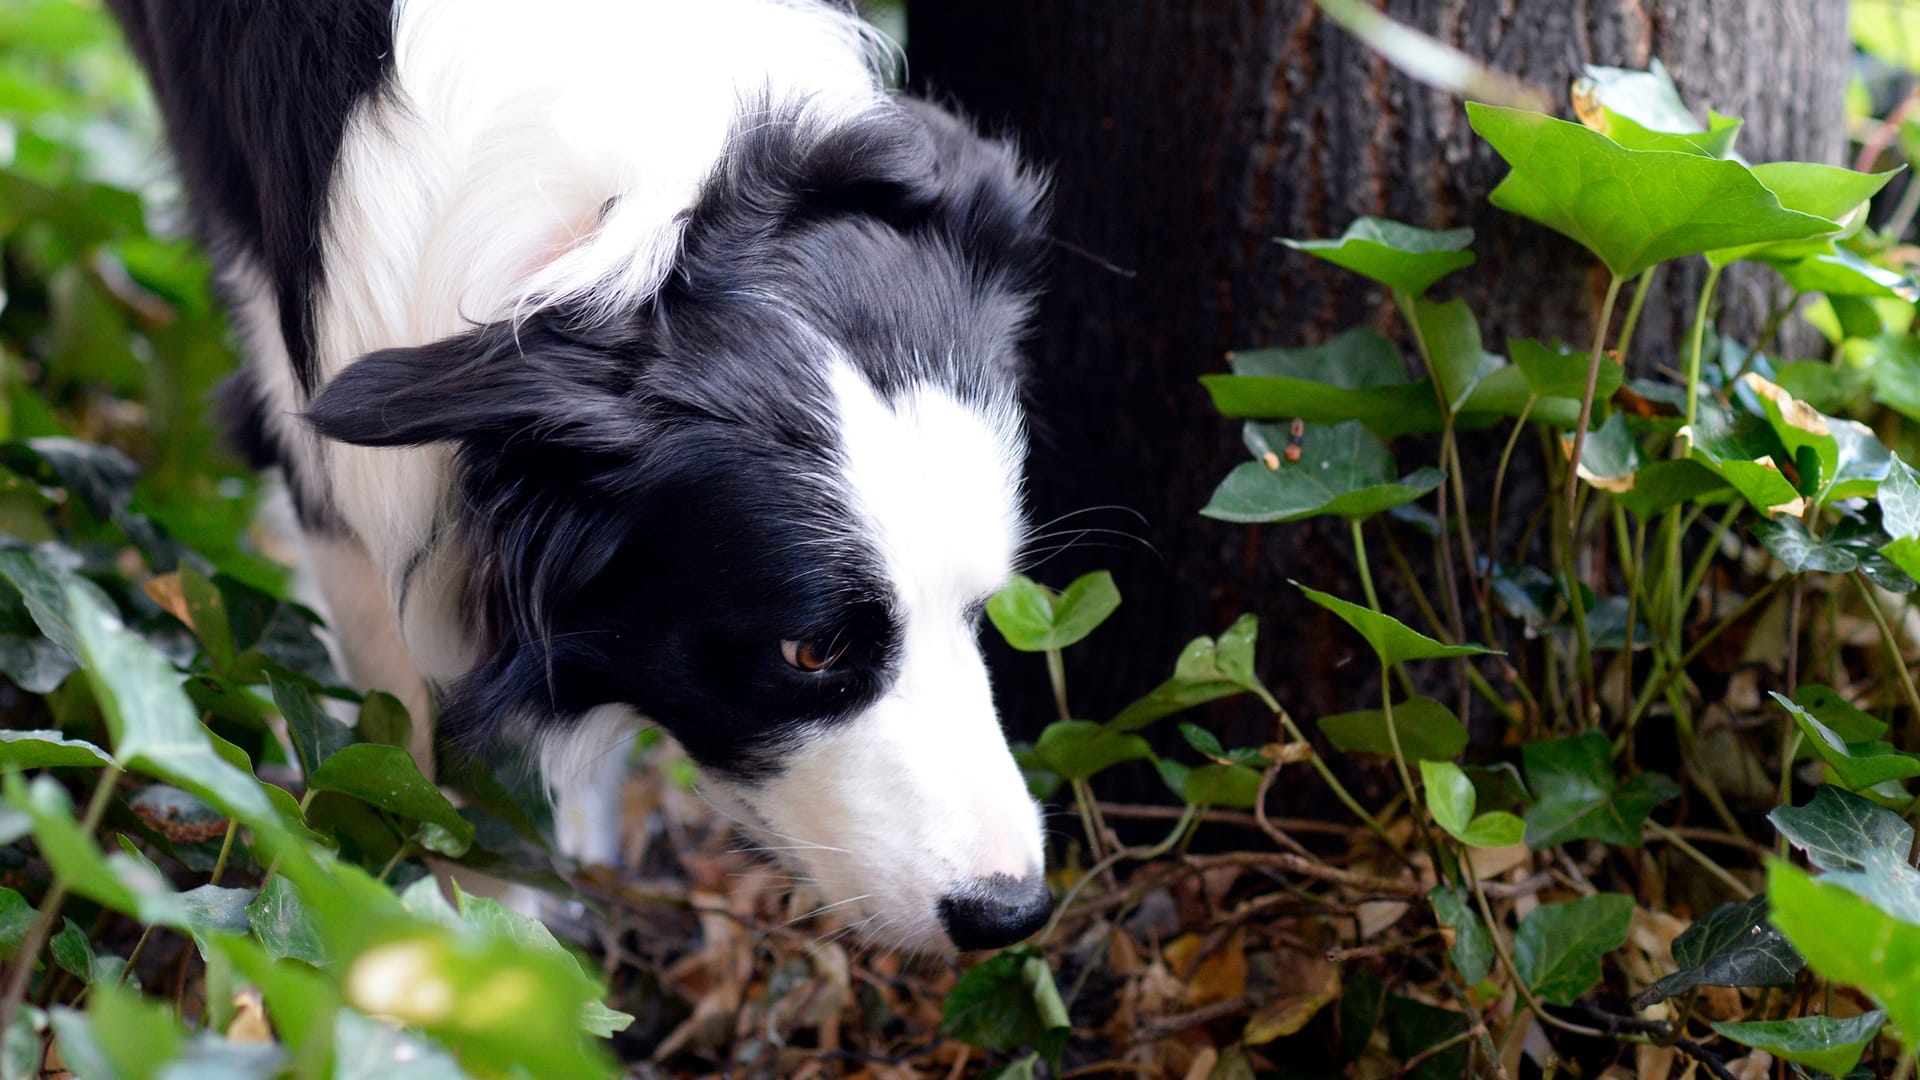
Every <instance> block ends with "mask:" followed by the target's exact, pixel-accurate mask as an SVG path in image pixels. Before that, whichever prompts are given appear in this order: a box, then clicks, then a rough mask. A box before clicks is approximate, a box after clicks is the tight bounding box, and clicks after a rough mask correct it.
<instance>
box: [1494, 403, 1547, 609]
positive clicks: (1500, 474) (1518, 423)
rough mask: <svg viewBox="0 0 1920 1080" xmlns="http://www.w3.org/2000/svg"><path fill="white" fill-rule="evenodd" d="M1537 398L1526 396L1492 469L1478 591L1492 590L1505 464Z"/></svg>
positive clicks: (1497, 556)
mask: <svg viewBox="0 0 1920 1080" xmlns="http://www.w3.org/2000/svg"><path fill="white" fill-rule="evenodd" d="M1539 400H1540V399H1539V398H1538V397H1536V396H1534V395H1531V394H1529V395H1528V396H1527V403H1526V405H1525V406H1524V407H1522V408H1521V410H1520V418H1519V419H1517V420H1515V421H1514V422H1513V431H1512V432H1511V433H1510V434H1509V435H1508V436H1507V445H1506V446H1504V447H1502V448H1501V450H1500V464H1499V465H1497V466H1495V467H1494V470H1493V499H1492V501H1491V502H1490V503H1489V504H1488V508H1487V516H1488V519H1489V520H1488V522H1487V570H1486V576H1485V579H1484V580H1483V581H1482V582H1481V586H1480V591H1481V592H1483V593H1490V592H1492V591H1493V568H1494V565H1495V564H1496V563H1497V562H1499V554H1500V496H1501V495H1502V494H1503V492H1504V489H1505V488H1506V484H1507V464H1508V463H1509V462H1511V461H1512V460H1513V448H1514V447H1515V446H1517V445H1519V443H1520V433H1521V432H1523V431H1525V430H1526V428H1527V418H1528V417H1530V416H1532V415H1533V406H1534V403H1535V402H1538V401H1539ZM1488 618H1489V619H1490V618H1492V616H1491V615H1488ZM1487 637H1488V641H1487V644H1489V645H1498V644H1499V642H1496V641H1494V640H1492V637H1493V635H1491V634H1489V635H1487Z"/></svg>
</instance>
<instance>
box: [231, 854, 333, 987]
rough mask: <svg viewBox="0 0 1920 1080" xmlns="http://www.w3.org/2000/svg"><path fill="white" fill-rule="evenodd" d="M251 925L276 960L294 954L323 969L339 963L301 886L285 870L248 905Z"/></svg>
mask: <svg viewBox="0 0 1920 1080" xmlns="http://www.w3.org/2000/svg"><path fill="white" fill-rule="evenodd" d="M247 925H248V926H249V928H251V929H252V931H253V936H254V937H255V938H257V939H259V941H260V944H261V946H262V947H263V948H265V949H266V950H267V955H268V956H271V957H273V958H274V959H275V960H284V959H287V958H289V957H291V958H293V959H295V960H299V961H301V962H303V963H307V964H311V965H313V966H314V967H317V968H321V969H323V970H327V969H332V968H333V967H334V965H335V961H336V959H337V958H336V957H334V956H333V955H331V954H330V953H329V951H328V949H327V946H326V942H325V940H324V938H323V935H322V934H321V932H320V928H319V927H318V926H316V925H315V924H314V921H313V916H312V914H310V913H309V912H308V911H307V905H306V901H305V900H303V899H302V898H301V896H300V890H299V889H298V888H297V887H295V885H294V884H293V883H292V882H290V881H288V880H287V878H286V876H285V875H283V874H276V875H274V877H273V879H272V880H271V881H268V882H267V885H266V888H264V889H262V890H260V895H259V896H258V897H256V898H255V899H254V900H253V902H252V903H250V904H248V905H247Z"/></svg>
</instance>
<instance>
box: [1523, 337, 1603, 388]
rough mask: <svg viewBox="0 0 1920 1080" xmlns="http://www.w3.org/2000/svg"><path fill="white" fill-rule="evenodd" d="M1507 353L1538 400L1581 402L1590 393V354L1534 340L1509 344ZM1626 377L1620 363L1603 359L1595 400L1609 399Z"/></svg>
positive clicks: (1596, 380) (1601, 360) (1596, 378)
mask: <svg viewBox="0 0 1920 1080" xmlns="http://www.w3.org/2000/svg"><path fill="white" fill-rule="evenodd" d="M1507 352H1508V353H1510V354H1511V355H1512V357H1513V364H1514V366H1515V367H1517V368H1519V369H1520V374H1521V377H1522V378H1524V379H1525V380H1526V382H1527V390H1528V391H1529V392H1530V393H1532V394H1533V395H1534V396H1535V397H1542V398H1551V397H1561V398H1570V399H1572V400H1574V401H1578V400H1580V397H1581V395H1583V394H1585V393H1586V392H1587V365H1588V362H1589V358H1588V354H1587V353H1585V352H1571V351H1568V350H1566V349H1556V348H1549V347H1548V346H1545V345H1542V344H1541V343H1539V342H1538V341H1535V340H1533V339H1532V338H1515V339H1513V340H1511V341H1508V342H1507ZM1625 377H1626V369H1625V368H1622V367H1621V366H1620V363H1619V362H1618V361H1616V360H1614V359H1613V358H1612V357H1610V356H1602V357H1601V358H1600V371H1599V374H1598V375H1596V376H1595V379H1594V388H1593V400H1595V401H1607V400H1610V399H1611V398H1612V397H1613V395H1614V393H1615V392H1616V391H1618V390H1619V389H1620V383H1621V381H1622V380H1623V379H1625Z"/></svg>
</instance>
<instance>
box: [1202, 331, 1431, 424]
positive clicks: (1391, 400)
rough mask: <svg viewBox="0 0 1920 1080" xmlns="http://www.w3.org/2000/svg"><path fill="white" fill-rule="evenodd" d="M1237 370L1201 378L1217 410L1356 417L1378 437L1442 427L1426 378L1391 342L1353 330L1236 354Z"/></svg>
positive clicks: (1254, 416) (1269, 416)
mask: <svg viewBox="0 0 1920 1080" xmlns="http://www.w3.org/2000/svg"><path fill="white" fill-rule="evenodd" d="M1231 359H1232V363H1233V370H1234V374H1232V375H1207V376H1203V377H1202V378H1201V380H1200V382H1201V383H1202V384H1203V385H1204V386H1205V387H1206V389H1207V392H1208V393H1209V394H1210V395H1212V397H1213V405H1214V408H1216V409H1219V410H1220V412H1221V414H1222V415H1225V416H1228V417H1233V418H1239V419H1251V420H1288V419H1296V418H1297V419H1300V420H1304V421H1306V422H1307V423H1309V424H1339V423H1344V422H1346V421H1348V420H1357V421H1359V422H1360V423H1362V424H1364V425H1366V427H1367V430H1369V431H1371V432H1373V433H1374V434H1375V435H1377V436H1379V437H1380V438H1382V439H1391V438H1393V437H1394V436H1396V435H1405V434H1408V433H1411V432H1426V431H1439V430H1440V424H1441V421H1440V407H1439V405H1438V404H1437V403H1436V402H1435V400H1434V391H1433V387H1432V385H1431V384H1429V383H1427V382H1425V381H1421V382H1417V383H1416V382H1413V381H1412V380H1410V379H1409V378H1408V377H1407V369H1406V363H1405V361H1403V360H1402V359H1401V357H1400V353H1399V351H1398V350H1397V349H1395V348H1394V347H1393V344H1392V343H1391V342H1389V341H1387V339H1386V338H1383V337H1381V336H1380V335H1379V334H1378V333H1375V332H1374V331H1372V330H1350V331H1348V332H1346V333H1344V334H1341V335H1340V336H1339V337H1336V338H1334V339H1333V340H1332V341H1329V342H1327V343H1326V344H1324V345H1316V346H1311V347H1307V348H1299V349H1261V350H1256V351H1251V352H1241V353H1235V354H1233V356H1232V357H1231Z"/></svg>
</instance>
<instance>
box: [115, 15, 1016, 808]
mask: <svg viewBox="0 0 1920 1080" xmlns="http://www.w3.org/2000/svg"><path fill="white" fill-rule="evenodd" d="M111 2H112V3H113V4H114V6H115V9H116V11H117V12H118V13H119V14H120V16H121V18H122V19H123V20H124V21H125V22H126V24H127V26H128V30H129V35H130V37H131V38H132V40H133V42H134V44H135V47H136V49H137V50H138V51H139V52H140V53H141V55H142V57H143V59H144V60H145V61H146V62H147V64H148V66H149V68H150V69H151V70H152V71H153V72H154V75H155V81H156V84H157V86H158V87H159V93H160V99H161V103H162V106H163V108H164V109H165V110H166V112H167V115H168V119H169V129H170V131H171V133H172V136H173V140H174V144H175V149H176V151H177V152H178V155H179V157H180V159H181V163H182V169H183V172H184V173H185V176H186V180H187V183H188V187H189V189H190V190H191V191H192V192H193V198H194V204H195V206H196V208H197V210H198V212H199V214H200V216H201V217H202V218H203V219H204V220H205V222H206V223H207V226H208V231H209V233H210V234H211V236H212V237H213V239H214V240H215V241H216V244H215V249H216V253H218V254H222V255H224V256H225V257H227V258H231V257H233V256H234V255H246V256H248V257H251V258H253V259H255V260H257V261H258V262H259V263H261V264H262V265H263V266H265V267H266V268H267V269H268V270H269V272H270V273H271V274H272V276H273V280H274V282H275V285H276V291H277V294H278V296H279V299H280V307H281V316H282V329H283V332H284V335H285V337H286V339H287V346H288V350H289V353H290V354H291V355H292V356H293V358H294V363H295V366H296V371H297V374H298V377H299V380H300V383H301V385H303V386H305V387H306V388H307V389H308V390H309V392H311V393H312V394H313V396H312V398H311V400H310V402H309V409H308V413H307V417H308V419H309V421H310V422H311V423H312V425H313V426H314V428H315V429H316V430H318V431H319V432H320V433H321V434H323V435H324V436H326V437H328V438H332V439H337V440H342V441H345V442H351V443H357V444H361V445H367V446H406V445H421V444H427V443H451V444H454V445H456V446H457V448H458V461H459V470H458V480H457V483H458V485H459V487H458V492H457V494H456V497H454V498H451V499H449V500H448V501H447V503H446V510H445V513H446V515H447V520H446V521H445V526H446V527H445V528H444V529H443V530H442V531H443V532H449V533H451V534H452V537H451V539H452V540H454V541H457V542H458V543H459V544H461V545H462V549H463V551H464V553H465V556H466V558H467V559H468V566H469V572H468V578H467V580H466V582H465V591H466V595H465V601H466V604H465V608H466V610H468V611H471V612H472V613H473V615H474V618H475V619H476V620H477V625H478V630H479V639H480V641H479V643H480V647H481V648H480V660H479V662H478V664H477V665H476V666H475V667H474V668H473V670H472V671H470V672H469V673H468V674H467V675H465V676H464V677H463V678H461V679H460V680H458V682H457V683H456V684H455V685H453V686H451V687H443V688H441V689H442V701H441V711H442V716H441V724H442V730H443V732H445V733H446V734H447V735H449V736H451V737H452V738H453V739H455V740H457V741H459V742H461V743H463V744H465V745H467V746H469V747H475V748H478V747H483V746H486V745H489V744H491V743H494V742H496V741H497V740H499V739H500V738H501V737H502V736H518V737H522V738H524V737H528V736H532V735H537V734H540V733H542V732H544V731H548V730H551V729H552V727H553V725H555V724H564V723H565V721H566V720H567V719H569V718H572V717H576V716H578V715H579V714H580V713H581V712H583V711H585V710H587V709H589V708H591V707H593V706H595V705H599V704H604V703H624V704H630V705H633V706H636V707H637V708H638V709H639V710H640V711H641V712H642V713H644V714H646V715H648V716H650V717H652V718H654V719H656V720H658V721H659V722H661V723H662V724H664V725H665V726H667V727H668V728H669V730H671V731H672V732H673V733H674V734H675V736H676V737H678V738H679V739H680V741H681V742H682V743H683V744H684V745H685V746H686V747H687V749H688V750H689V751H690V752H691V753H692V754H693V755H694V757H695V758H696V759H697V760H699V761H700V762H702V763H703V764H705V765H707V766H708V767H710V768H714V769H718V770H722V771H725V772H728V773H731V774H733V775H736V776H741V777H751V776H753V775H755V774H756V773H758V772H760V771H763V770H764V769H766V768H769V767H772V766H773V765H774V764H775V762H774V760H773V759H774V758H775V757H776V755H777V753H778V751H779V750H780V749H781V745H780V744H781V742H782V740H783V735H785V734H787V733H790V732H793V731H795V730H797V729H798V728H799V727H800V726H804V725H807V724H814V723H820V722H827V721H831V720H832V719H834V718H837V717H842V716H847V715H850V714H852V713H854V712H856V711H858V710H859V709H860V708H861V707H863V706H864V705H866V704H868V703H870V702H872V701H873V700H874V699H875V698H876V697H877V696H878V695H879V694H880V693H881V692H882V691H883V690H884V689H885V688H886V686H887V685H888V682H889V680H890V679H891V678H892V671H893V666H894V661H895V659H896V657H897V654H898V651H899V648H900V642H899V632H900V631H899V626H898V621H899V616H898V612H897V610H896V602H895V598H894V597H893V595H892V593H891V585H890V583H889V582H888V581H887V579H886V577H885V575H884V573H883V567H882V566H881V565H880V563H879V557H878V555H877V554H876V553H875V552H874V551H872V550H871V549H870V546H869V543H868V540H867V538H865V537H863V536H862V535H861V534H860V532H859V526H858V519H857V517H856V516H855V515H854V513H853V510H852V508H851V507H849V506H847V505H845V503H844V498H845V496H844V495H843V494H842V493H841V492H840V491H839V490H838V488H837V487H836V484H835V480H836V478H837V477H838V476H839V467H840V462H839V457H838V455H839V453H840V451H839V449H838V445H837V440H836V433H835V431H834V430H833V427H832V420H831V417H830V416H829V415H826V414H825V413H824V411H823V409H822V403H823V402H825V401H826V400H827V399H828V388H827V382H826V380H827V373H828V365H829V361H830V360H831V359H832V358H833V357H834V356H835V355H839V356H844V357H845V358H847V359H848V360H850V361H851V362H852V363H853V364H854V365H856V366H857V367H858V368H859V369H860V370H861V371H862V372H863V373H864V374H865V375H866V377H867V378H868V380H869V381H870V382H871V383H872V384H873V385H874V386H875V387H876V388H878V390H879V391H880V392H881V393H883V394H894V393H898V392H900V391H902V390H904V389H905V388H907V387H909V386H911V385H914V384H925V383H932V384H936V385H940V386H945V387H948V388H951V389H952V390H953V391H954V392H955V393H956V394H957V395H958V396H960V397H961V398H962V399H964V400H970V401H975V402H981V403H989V404H992V403H1001V404H1004V405H1006V406H1008V407H1011V406H1012V404H1013V402H1012V398H1013V397H1014V396H1016V395H1017V393H1018V386H1017V371H1016V366H1015V362H1014V354H1013V349H1014V345H1015V339H1016V338H1017V336H1018V334H1019V331H1020V327H1021V324H1022V322H1023V320H1024V319H1025V316H1026V312H1027V309H1028V306H1029V304H1030V302H1031V294H1032V290H1033V286H1034V281H1035V279H1036V275H1037V272H1038V266H1039V262H1040V259H1041V256H1042V254H1043V252H1044V250H1045V241H1044V235H1045V221H1044V216H1043V214H1042V211H1041V210H1040V209H1039V207H1040V198H1041V183H1040V181H1039V180H1037V179H1036V178H1035V177H1033V176H1032V175H1031V174H1029V173H1026V172H1024V171H1023V170H1022V169H1021V168H1020V167H1019V165H1018V163H1017V162H1016V160H1015V158H1014V156H1013V154H1012V152H1011V151H1010V150H1008V149H1007V148H1006V147H1004V146H1001V145H999V144H997V143H992V142H988V141H985V140H982V139H980V138H979V137H978V136H976V135H974V134H973V133H972V132H971V131H970V130H969V129H968V128H967V127H966V125H965V124H963V123H962V122H960V121H958V120H956V119H955V118H954V117H952V116H951V115H949V114H947V113H945V112H944V111H942V110H940V109H938V108H935V107H934V106H931V105H927V104H924V103H920V102H910V101H902V102H901V103H900V104H899V107H898V108H889V109H886V110H882V111H880V112H879V113H877V114H875V115H874V116H872V117H870V118H868V119H866V120H864V121H862V122H860V123H857V124H854V125H852V126H850V127H848V128H846V129H844V130H841V131H838V132H835V133H832V134H829V135H827V136H826V137H824V138H813V137H810V136H808V135H806V134H805V133H804V132H803V131H802V130H801V128H800V126H799V125H798V124H797V123H796V122H795V121H796V115H797V114H795V113H793V112H783V111H780V110H775V109H769V110H763V111H762V112H761V113H759V114H756V115H750V116H747V117H745V118H743V120H742V121H741V123H740V125H739V128H738V130H737V133H736V135H735V138H734V140H733V141H732V143H731V144H730V146H731V150H730V153H729V154H728V156H727V157H726V159H725V160H724V161H723V163H722V164H721V166H720V167H719V168H718V169H717V170H716V172H715V173H714V175H713V176H712V177H711V178H710V180H709V181H708V182H707V184H706V185H705V187H704V189H703V191H702V193H701V195H700V197H699V199H698V201H697V203H696V204H695V206H694V207H693V208H692V210H691V211H690V213H689V216H688V221H687V228H686V232H685V239H684V249H683V252H682V254H681V257H680V259H679V261H678V263H677V264H676V269H675V272H674V273H673V275H672V277H671V278H670V279H669V281H668V282H667V284H666V285H665V286H664V287H663V288H662V289H661V290H660V291H659V292H658V293H657V294H656V295H655V296H653V297H652V298H651V299H649V300H648V301H647V302H645V303H644V304H641V305H638V306H637V307H635V308H634V309H632V310H625V311H620V312H618V313H616V314H615V315H614V316H613V317H611V318H609V317H606V316H605V315H604V314H596V315H594V316H592V317H589V316H588V315H587V314H586V313H585V312H583V311H580V310H574V309H572V308H568V307H553V308H548V309H545V310H539V311H536V312H533V313H532V314H530V315H529V316H528V317H526V318H524V319H522V320H519V321H517V322H515V323H511V324H509V323H496V324H492V325H486V326H480V327H476V328H475V329H473V330H472V331H470V332H468V333H466V334H462V335H460V336H457V337H454V338H451V339H448V340H445V341H440V342H436V343H433V344H430V345H425V346H422V347H418V348H410V349H396V350H389V351H385V352H380V353H375V354H373V355H371V356H367V357H365V358H362V359H361V360H359V361H358V362H356V363H354V364H353V365H351V366H349V367H348V368H347V369H346V370H345V371H343V372H342V373H341V374H340V375H338V376H336V377H335V378H334V379H333V380H332V381H331V382H330V383H328V384H327V385H325V386H324V387H317V388H316V387H313V386H312V382H313V371H314V368H313V364H312V362H311V358H312V346H313V340H314V328H313V298H314V296H315V290H316V289H317V288H319V287H320V285H321V284H322V283H321V282H320V280H319V273H320V266H321V259H320V254H321V250H320V245H321V244H322V243H323V240H324V231H323V229H322V225H323V224H324V221H325V201H324V195H325V191H326V185H327V183H328V181H329V180H330V179H331V174H332V170H333V167H334V163H335V158H336V157H337V154H338V151H339V146H340V139H341V131H342V126H343V124H344V118H345V117H346V116H347V114H348V113H349V111H350V110H351V109H352V108H353V107H354V106H355V104H356V103H358V102H360V101H363V100H365V99H366V97H367V96H369V95H372V94H377V93H380V92H382V91H381V88H382V86H383V85H384V84H385V81H386V79H387V77H388V71H387V65H388V64H389V63H390V52H391V41H390V40H389V39H388V36H389V29H388V10H387V8H388V5H387V4H386V3H384V2H374V0H326V2H317V0H301V2H289V0H282V2H268V0H253V2H243V0H180V2H167V0H111ZM769 298H771V300H770V299H769ZM250 399H251V395H250V394H248V393H247V388H246V387H244V386H243V387H242V388H241V393H240V394H239V395H238V396H237V400H240V401H242V402H244V401H246V400H250ZM256 407H257V406H256ZM240 430H241V431H242V433H243V434H244V433H246V432H249V431H250V432H252V433H253V434H254V436H255V437H254V439H253V440H252V441H253V442H254V443H255V444H256V449H258V450H262V451H266V452H271V451H272V450H273V447H272V446H271V445H270V443H271V438H270V437H269V436H268V435H267V433H266V431H265V429H264V428H263V427H262V426H261V425H260V424H259V423H258V418H257V416H256V417H253V418H251V419H243V422H242V423H241V424H240ZM283 464H287V465H289V466H292V465H293V464H294V462H292V461H284V462H283ZM291 480H292V481H293V486H294V489H295V491H296V492H297V493H299V492H302V491H306V492H308V493H309V495H310V498H309V497H303V498H302V499H301V502H302V504H303V507H305V506H306V504H308V503H309V502H313V503H314V504H315V506H317V507H319V509H318V510H315V512H314V513H315V517H316V518H318V517H324V513H323V511H324V505H325V491H324V484H325V482H326V481H325V477H292V478H291ZM303 514H304V512H303ZM309 524H312V522H309ZM409 584H410V583H409ZM782 640H817V641H820V642H822V643H825V644H828V645H833V646H839V645H845V646H846V647H847V650H848V651H847V653H846V656H845V659H844V660H843V661H842V662H841V663H839V664H837V665H835V666H834V667H833V668H832V669H831V670H829V671H825V672H819V673H807V672H802V671H798V670H796V669H794V668H793V667H791V666H789V665H788V664H787V663H786V662H785V661H784V660H782V658H781V656H780V651H779V649H780V642H781V641H782Z"/></svg>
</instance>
